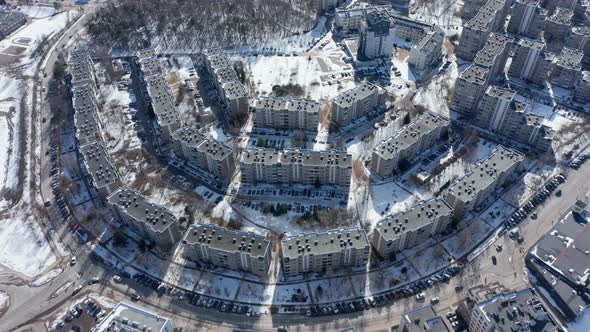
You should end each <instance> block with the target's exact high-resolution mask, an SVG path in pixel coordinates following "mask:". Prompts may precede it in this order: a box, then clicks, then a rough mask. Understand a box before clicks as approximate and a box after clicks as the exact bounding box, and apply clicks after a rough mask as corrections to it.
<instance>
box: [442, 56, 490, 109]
mask: <svg viewBox="0 0 590 332" xmlns="http://www.w3.org/2000/svg"><path fill="white" fill-rule="evenodd" d="M489 80H490V69H489V68H485V67H482V66H479V65H477V64H471V65H469V66H468V67H467V68H465V70H464V71H462V72H461V74H459V77H458V78H457V81H456V82H455V89H454V92H453V98H452V99H451V109H452V110H454V111H455V112H459V113H463V114H465V115H470V114H473V113H474V112H475V108H476V107H477V104H478V103H479V100H480V98H481V96H482V95H483V93H484V92H485V89H486V88H487V87H488V84H489Z"/></svg>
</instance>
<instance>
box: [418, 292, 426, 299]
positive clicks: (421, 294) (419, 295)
mask: <svg viewBox="0 0 590 332" xmlns="http://www.w3.org/2000/svg"><path fill="white" fill-rule="evenodd" d="M425 297H426V295H425V294H424V292H422V293H418V294H416V300H417V301H422V300H424V298H425Z"/></svg>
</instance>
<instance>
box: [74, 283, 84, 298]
mask: <svg viewBox="0 0 590 332" xmlns="http://www.w3.org/2000/svg"><path fill="white" fill-rule="evenodd" d="M81 290H82V285H78V286H76V288H74V290H73V291H72V296H74V295H76V294H78V293H79V292H80V291H81Z"/></svg>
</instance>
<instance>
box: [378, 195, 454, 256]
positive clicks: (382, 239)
mask: <svg viewBox="0 0 590 332" xmlns="http://www.w3.org/2000/svg"><path fill="white" fill-rule="evenodd" d="M452 217H453V209H451V207H450V206H449V205H448V204H447V202H445V201H444V200H443V199H441V198H431V199H429V200H426V201H422V202H420V203H418V204H416V205H414V206H412V207H411V208H410V209H409V210H406V211H403V212H400V213H396V214H394V215H391V216H388V217H386V218H385V219H384V220H382V221H380V222H379V223H377V225H376V226H375V229H374V230H373V233H372V234H371V237H370V240H371V245H372V246H373V248H375V251H376V252H377V253H378V254H379V255H380V256H381V257H383V258H387V257H389V256H390V255H391V254H392V253H396V252H399V251H402V250H404V249H406V248H410V247H413V246H415V245H417V244H419V243H424V241H427V240H428V238H430V237H431V236H433V235H436V234H439V233H441V232H442V231H444V230H445V229H446V228H447V227H448V226H449V224H450V223H451V220H452Z"/></svg>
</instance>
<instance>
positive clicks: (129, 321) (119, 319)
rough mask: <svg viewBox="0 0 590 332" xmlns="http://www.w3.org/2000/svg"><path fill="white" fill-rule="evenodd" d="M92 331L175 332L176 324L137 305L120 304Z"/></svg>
mask: <svg viewBox="0 0 590 332" xmlns="http://www.w3.org/2000/svg"><path fill="white" fill-rule="evenodd" d="M92 331H96V332H120V331H126V332H145V331H150V332H174V322H173V321H172V320H171V319H170V318H167V317H164V316H160V315H159V314H156V313H153V312H150V311H147V310H145V309H142V308H139V307H137V306H136V305H131V304H128V303H123V302H120V303H119V304H117V306H116V307H115V308H114V309H113V311H111V312H110V313H109V314H108V315H107V316H106V317H105V318H104V320H102V321H100V323H97V325H96V326H95V327H94V329H93V330H92Z"/></svg>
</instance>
